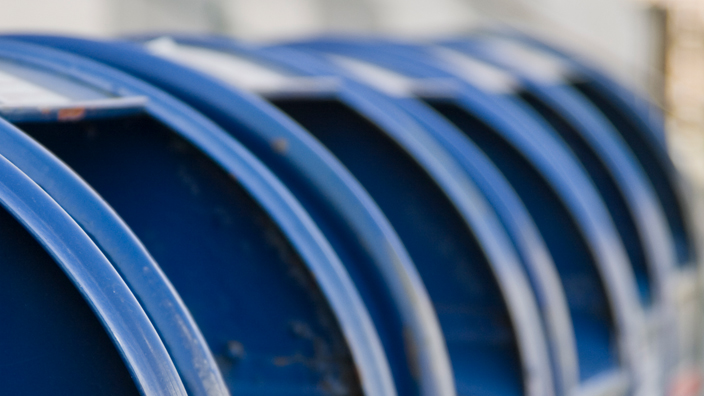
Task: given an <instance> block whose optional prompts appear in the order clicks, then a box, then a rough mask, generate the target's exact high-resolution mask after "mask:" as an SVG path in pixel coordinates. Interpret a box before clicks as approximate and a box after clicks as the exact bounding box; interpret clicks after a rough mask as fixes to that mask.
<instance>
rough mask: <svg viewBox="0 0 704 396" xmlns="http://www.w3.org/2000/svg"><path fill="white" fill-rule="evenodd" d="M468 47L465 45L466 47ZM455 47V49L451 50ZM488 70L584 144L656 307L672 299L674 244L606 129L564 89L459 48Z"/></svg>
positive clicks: (640, 176) (636, 169)
mask: <svg viewBox="0 0 704 396" xmlns="http://www.w3.org/2000/svg"><path fill="white" fill-rule="evenodd" d="M468 43H469V42H466V44H468ZM455 48H456V47H455ZM459 50H460V51H463V52H465V53H467V54H469V55H470V56H476V57H478V58H480V59H482V60H484V61H488V62H490V63H492V64H493V65H496V66H499V67H502V68H506V69H509V70H510V71H511V72H512V74H514V75H516V76H518V77H519V78H520V80H521V82H522V83H523V88H524V89H525V90H527V91H528V92H530V93H531V94H533V95H535V96H536V97H538V98H539V100H542V101H543V102H544V103H545V104H546V105H547V106H550V107H551V108H552V109H554V111H556V112H558V113H559V114H561V115H562V116H563V117H565V120H567V121H568V122H569V123H570V124H571V125H573V126H574V129H575V131H577V132H578V133H580V135H581V136H582V137H583V139H585V141H587V142H588V144H589V145H590V147H591V148H592V150H593V152H594V154H595V155H596V156H598V157H599V158H600V159H601V161H602V163H604V164H605V165H606V166H607V169H608V170H609V171H610V172H611V175H612V177H613V178H614V179H615V180H616V183H617V185H618V187H619V189H620V192H621V195H622V196H623V199H624V201H625V202H626V203H627V205H628V209H629V211H630V217H632V219H633V222H634V224H635V225H636V228H637V232H638V233H639V234H640V238H639V239H640V240H641V243H640V244H641V249H642V250H643V253H644V255H645V259H646V265H647V268H648V270H649V273H650V277H651V278H652V280H650V281H649V282H650V283H652V288H653V289H654V291H653V292H652V293H651V294H653V295H657V296H658V298H656V299H658V300H660V301H661V302H663V301H668V300H670V299H671V297H670V296H667V295H666V294H664V293H665V292H666V289H667V288H666V287H665V285H664V284H663V282H666V279H667V278H668V277H669V274H670V273H671V272H672V269H673V268H674V266H675V262H676V257H675V251H674V246H673V244H674V242H673V241H672V238H671V235H669V232H668V230H667V220H666V219H665V215H664V213H663V210H662V207H661V206H660V204H659V202H658V199H657V196H656V195H655V192H654V190H653V187H652V185H651V184H650V182H649V180H648V179H647V176H646V175H645V171H644V170H643V169H642V168H641V166H640V164H639V163H638V161H637V159H636V158H635V157H634V155H633V153H632V152H631V151H630V149H629V148H628V146H627V145H626V143H625V142H624V141H623V140H622V139H621V138H620V135H619V133H618V132H616V131H615V130H614V129H613V127H612V126H611V124H610V123H609V122H608V121H607V120H606V119H605V118H604V117H603V116H602V115H601V114H600V113H599V112H598V110H597V109H595V108H594V107H593V106H592V105H591V104H589V103H588V102H587V101H586V100H584V98H582V97H580V95H579V94H578V93H577V92H576V91H575V90H573V89H572V88H570V87H568V86H562V85H545V84H541V83H540V82H539V81H537V80H535V79H531V78H530V77H529V76H527V75H525V74H524V73H522V72H521V70H520V66H515V65H513V66H512V65H507V64H502V63H501V62H500V61H497V60H494V59H492V57H491V54H488V53H487V52H486V51H482V50H481V49H477V48H475V49H474V50H473V49H472V48H471V46H469V45H465V46H463V47H462V48H460V49H459Z"/></svg>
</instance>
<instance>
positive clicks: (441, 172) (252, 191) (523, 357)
mask: <svg viewBox="0 0 704 396" xmlns="http://www.w3.org/2000/svg"><path fill="white" fill-rule="evenodd" d="M0 117H1V118H0V204H1V206H2V208H3V209H2V210H0V236H1V238H0V252H2V253H0V256H1V257H3V260H4V261H5V264H3V265H1V266H0V312H1V313H2V318H3V319H2V325H0V393H2V394H8V395H10V394H13V395H19V394H23V395H24V394H32V395H34V394H62V395H69V394H70V395H98V394H99V395H131V394H141V395H149V396H152V395H154V396H156V395H186V394H188V395H192V396H216V395H233V396H235V395H254V396H259V395H261V396H265V395H267V396H275V395H282V396H283V395H287V396H293V395H295V396H303V395H329V396H342V395H349V396H352V395H366V396H394V395H398V396H406V395H411V396H413V395H415V396H454V395H460V396H519V395H523V396H621V395H624V396H625V395H633V396H662V395H671V396H694V395H696V394H699V392H700V391H701V389H700V388H701V375H700V374H701V373H700V371H701V365H700V363H701V358H700V354H701V351H700V349H699V348H700V345H701V342H700V341H701V339H704V329H702V328H701V324H700V322H701V316H702V315H701V304H700V301H699V299H700V295H699V289H700V288H699V281H698V270H697V261H698V257H700V256H699V255H700V252H698V248H699V246H700V245H701V244H700V243H699V242H698V239H697V238H698V237H697V232H696V231H695V228H696V227H695V226H696V224H694V223H695V221H694V218H695V210H694V205H693V202H691V197H690V196H689V194H688V192H687V190H686V186H685V185H684V184H683V181H682V180H681V177H680V175H679V174H678V173H677V171H676V170H675V168H674V166H673V164H672V162H671V161H670V158H669V157H668V153H667V148H666V144H665V135H664V131H663V123H662V120H661V119H660V118H659V117H660V115H659V113H658V112H657V111H656V110H655V109H653V107H652V106H651V105H649V104H648V103H647V102H646V101H644V100H642V99H639V98H638V97H637V96H636V95H634V94H633V93H631V92H629V91H627V90H625V89H624V88H623V87H622V86H620V85H618V84H617V83H615V82H613V81H612V80H610V79H609V78H608V77H606V76H605V75H604V74H602V73H600V72H599V71H597V70H595V69H594V68H591V67H590V66H588V65H585V64H584V63H582V62H580V61H578V60H576V59H574V58H573V57H570V56H568V55H566V54H564V53H562V52H559V51H557V50H555V49H553V48H551V47H549V46H547V45H545V44H542V43H540V42H538V41H536V40H533V39H531V38H529V37H526V36H522V35H520V34H517V33H514V32H508V31H483V32H478V33H475V34H474V35H472V36H467V37H463V38H457V39H453V40H447V41H439V42H435V43H432V44H431V43H425V44H423V45H421V44H410V43H401V42H394V41H389V40H381V39H372V38H355V39H352V38H341V37H338V38H322V39H311V40H307V41H300V42H290V43H285V44H279V45H267V46H252V45H245V44H242V43H238V42H235V41H233V40H231V39H227V38H223V37H203V36H190V35H183V36H182V35H170V36H169V35H166V36H165V35H156V36H139V37H131V38H130V39H129V40H120V41H95V40H87V39H77V38H67V37H56V36H29V35H16V36H6V37H4V38H1V39H0Z"/></svg>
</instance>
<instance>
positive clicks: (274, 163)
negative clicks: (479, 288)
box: [47, 38, 454, 395]
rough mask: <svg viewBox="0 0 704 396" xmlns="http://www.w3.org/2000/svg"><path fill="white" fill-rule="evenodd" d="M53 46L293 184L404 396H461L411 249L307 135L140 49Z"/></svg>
mask: <svg viewBox="0 0 704 396" xmlns="http://www.w3.org/2000/svg"><path fill="white" fill-rule="evenodd" d="M47 40H50V42H51V43H52V44H54V45H62V46H65V47H67V48H69V49H72V48H75V50H79V49H80V50H81V51H83V52H85V53H87V54H89V55H91V56H92V57H94V58H99V59H101V60H103V61H105V62H108V63H110V64H112V65H113V66H117V67H120V68H122V69H124V70H126V71H129V72H130V73H133V74H135V75H136V76H139V77H140V78H143V79H145V80H148V81H150V82H152V83H154V84H156V85H158V86H159V87H161V88H163V89H165V90H167V91H168V92H169V93H171V94H174V95H177V96H178V97H179V98H181V99H183V100H184V101H186V102H188V103H189V104H190V105H192V106H194V107H195V108H197V109H198V110H199V111H201V112H203V113H204V114H205V115H207V116H209V117H210V118H212V119H213V120H215V121H216V122H218V124H219V125H220V126H222V127H223V128H224V129H226V130H227V131H228V132H229V133H230V134H232V135H233V136H234V137H236V138H237V139H238V140H240V141H242V142H243V143H244V144H246V145H247V147H248V148H249V149H251V150H252V151H253V152H254V153H255V154H256V155H257V156H258V158H260V159H261V160H262V161H264V162H265V163H266V164H267V166H268V167H269V168H270V169H272V170H273V171H274V172H275V173H276V174H277V176H278V177H279V178H280V179H281V180H282V181H284V182H285V183H286V184H287V186H288V187H289V188H290V189H291V191H292V192H293V193H294V194H295V195H296V197H297V198H298V200H299V201H300V202H301V203H302V204H303V205H304V207H305V209H306V210H307V211H308V213H310V214H311V216H312V217H313V219H314V220H315V222H316V224H318V225H319V226H320V227H321V229H322V231H323V232H324V233H325V235H326V238H327V239H328V240H329V241H330V242H331V244H332V246H333V247H334V248H335V251H336V252H337V253H338V255H339V256H340V258H341V260H342V261H343V263H344V264H345V266H346V268H347V269H348V270H349V271H350V274H351V276H352V278H353V280H354V281H355V284H356V285H357V287H358V288H359V290H360V292H361V293H362V297H363V298H364V300H365V303H366V304H367V306H368V307H369V309H370V312H371V314H372V317H373V319H374V321H375V324H376V326H377V328H378V329H379V332H380V336H381V340H382V342H383V344H384V346H385V349H386V354H387V356H388V357H389V361H390V364H391V369H392V372H393V374H394V378H395V383H396V387H397V389H398V391H399V393H401V394H404V395H405V394H409V395H410V394H424V395H452V394H454V383H453V379H452V373H451V368H450V364H449V358H448V356H447V351H446V347H445V345H444V340H443V338H442V334H441V332H440V329H439V325H438V323H437V318H436V316H435V313H434V311H433V310H432V306H431V303H430V300H429V298H428V296H427V291H426V290H425V287H424V286H423V284H422V281H421V280H420V277H419V275H418V273H417V271H416V269H415V266H414V265H413V262H412V261H411V259H410V257H409V256H408V253H407V252H406V250H405V247H404V246H403V245H402V244H401V241H400V240H399V238H398V236H397V235H396V233H395V231H394V230H393V228H392V227H391V225H390V224H389V222H388V220H387V219H386V218H385V216H384V215H383V213H382V212H381V210H380V209H379V208H378V206H377V205H376V203H375V202H374V201H373V200H372V199H371V197H369V195H368V193H367V192H366V191H364V189H363V187H362V186H361V185H360V184H359V182H358V181H357V180H356V179H354V177H353V176H352V175H351V174H350V173H349V171H347V170H346V169H345V168H344V166H343V165H342V164H341V163H339V161H338V160H337V159H336V158H335V157H334V156H333V155H332V154H331V153H330V152H329V151H328V150H327V149H326V148H325V147H324V146H322V145H321V144H320V143H319V142H318V141H317V140H315V139H314V138H313V137H311V136H310V135H309V134H308V132H306V131H305V130H303V129H302V128H301V127H300V126H299V125H298V124H296V123H295V122H293V121H292V120H291V119H289V118H288V117H286V116H285V115H284V114H283V113H282V112H280V111H278V110H276V109H275V108H274V107H273V106H272V105H270V104H268V103H266V102H265V101H263V100H261V99H259V98H257V97H254V96H252V95H250V94H247V93H243V92H240V91H239V90H236V89H233V88H230V87H227V86H225V85H223V84H221V83H220V82H218V81H217V80H214V79H212V78H209V77H207V76H205V75H201V74H200V73H197V72H195V71H193V70H190V69H188V68H185V67H182V66H179V65H177V64H174V63H171V62H167V61H165V60H163V59H160V58H158V57H154V56H151V55H149V54H148V53H146V52H144V51H143V50H141V48H139V47H137V46H134V45H127V44H107V43H97V42H88V41H83V40H74V39H68V38H52V39H47ZM89 51H90V52H89ZM409 350H412V351H413V353H412V354H409V353H408V351H409ZM411 355H412V356H411Z"/></svg>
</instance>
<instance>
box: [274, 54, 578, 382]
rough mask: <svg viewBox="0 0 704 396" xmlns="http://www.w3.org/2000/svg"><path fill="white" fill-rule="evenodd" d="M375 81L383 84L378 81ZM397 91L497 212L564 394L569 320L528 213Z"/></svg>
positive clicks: (330, 67)
mask: <svg viewBox="0 0 704 396" xmlns="http://www.w3.org/2000/svg"><path fill="white" fill-rule="evenodd" d="M264 50H265V51H266V52H267V53H268V54H270V55H271V56H272V57H276V58H277V59H282V60H283V59H285V60H286V61H287V63H288V64H292V65H295V66H296V67H297V68H299V69H300V70H307V71H308V72H309V73H320V74H325V73H330V74H336V75H340V76H345V77H346V78H349V79H353V80H354V79H355V76H354V75H351V74H350V73H348V72H346V71H345V70H344V69H343V68H336V67H335V65H334V64H333V63H332V62H330V61H329V60H328V59H326V58H325V57H323V56H320V55H317V56H316V54H314V53H310V52H307V53H301V52H300V51H298V50H295V49H291V48H286V47H272V48H268V49H264ZM365 71H367V72H369V73H374V72H378V71H375V70H367V69H365ZM367 77H368V76H367ZM391 78H393V77H391ZM376 82H378V83H382V84H383V82H382V81H376ZM372 86H373V85H372ZM383 88H384V87H382V89H383ZM387 89H389V88H387ZM397 93H398V92H397V91H394V90H393V88H390V91H389V92H388V97H387V100H389V101H392V102H394V103H395V105H397V106H398V107H399V108H402V109H404V110H405V111H406V113H407V114H408V115H411V116H413V117H414V119H415V120H417V121H418V122H419V123H420V124H421V125H422V126H423V128H424V129H425V130H427V131H428V133H429V134H431V135H432V136H433V137H434V138H435V139H436V140H437V141H438V143H440V144H442V146H443V147H444V148H445V149H446V150H447V151H448V152H449V153H450V154H452V156H453V158H455V159H456V160H457V161H458V163H459V164H460V165H461V166H462V168H463V170H464V171H465V172H466V173H467V175H469V176H470V177H471V178H472V180H473V181H474V182H475V183H477V187H478V188H479V189H480V191H481V193H482V194H483V195H484V196H485V197H486V199H487V200H488V202H489V203H490V204H491V205H492V207H493V208H494V210H495V211H496V212H497V214H498V215H499V218H500V220H501V222H502V224H503V226H504V227H505V229H506V231H507V232H508V235H509V237H510V238H511V240H512V243H513V245H514V247H515V248H516V251H517V253H518V254H519V256H520V258H521V261H522V263H523V265H524V267H525V269H526V272H527V274H528V276H529V279H530V281H531V285H532V287H533V291H534V293H535V294H536V298H537V300H538V306H539V307H540V309H541V314H542V319H543V321H544V322H545V328H546V331H547V332H548V333H549V334H548V342H549V343H550V344H551V348H552V353H553V355H554V357H553V359H554V361H553V370H554V371H555V372H556V373H558V374H556V375H555V380H556V382H557V387H558V389H562V390H563V392H565V393H568V392H569V389H572V388H574V387H575V386H576V384H577V382H578V380H579V372H578V363H577V356H576V349H575V348H576V347H575V344H574V334H573V331H572V322H571V319H570V316H569V310H568V307H567V302H566V299H565V296H564V292H563V289H562V285H561V283H560V279H559V276H558V274H557V272H556V270H555V267H554V263H553V261H552V257H551V256H550V253H549V251H548V249H547V247H546V245H545V241H544V240H543V239H542V237H541V236H540V233H539V231H538V229H537V227H536V225H535V223H534V222H533V220H532V218H531V217H530V214H529V213H528V211H527V209H526V208H525V206H524V205H523V203H522V202H521V200H520V198H519V197H518V195H517V194H516V192H515V191H514V190H513V188H512V187H511V185H510V184H509V183H508V181H507V180H506V179H505V177H504V176H503V175H502V174H501V172H500V171H499V170H498V169H497V168H496V166H495V165H494V164H493V163H492V162H491V160H490V159H489V158H488V157H487V156H486V155H485V154H484V153H483V152H482V151H481V150H480V149H479V148H478V147H477V146H476V145H475V144H474V143H473V142H472V141H471V140H469V139H468V138H467V137H466V136H465V135H464V134H463V133H462V132H461V131H460V130H458V129H457V128H456V127H455V126H454V125H452V124H451V123H449V122H448V121H447V120H446V119H444V118H443V117H441V116H440V115H439V114H438V113H437V112H435V111H434V110H432V108H430V107H429V106H427V105H426V104H424V103H423V102H421V101H419V100H417V99H415V98H413V97H406V96H398V95H397Z"/></svg>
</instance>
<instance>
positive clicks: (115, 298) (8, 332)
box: [0, 122, 186, 395]
mask: <svg viewBox="0 0 704 396" xmlns="http://www.w3.org/2000/svg"><path fill="white" fill-rule="evenodd" d="M7 127H8V126H7V124H6V123H4V122H3V123H2V124H1V125H0V128H1V129H6V128H7ZM0 205H2V209H0V236H1V238H0V250H1V251H2V255H3V257H4V259H5V260H6V263H5V265H3V266H2V269H1V270H0V272H1V273H0V275H1V276H0V282H1V283H2V285H1V287H0V290H2V292H1V293H0V300H2V303H1V304H0V312H1V313H2V315H3V318H4V325H3V326H2V328H1V329H0V337H2V340H3V343H2V363H1V364H0V392H2V393H3V394H104V395H130V394H131V395H136V394H140V393H141V394H142V395H186V392H185V389H184V388H183V384H182V383H181V380H180V379H179V376H178V373H177V372H176V369H175V368H174V365H173V363H172V361H171V359H170V357H169V355H168V353H167V351H166V349H165V348H164V345H163V344H162V343H161V340H160V339H159V336H158V335H157V333H156V331H155V330H154V327H152V324H151V323H150V321H149V319H148V318H147V316H146V314H145V313H144V311H143V310H142V308H141V307H140V305H139V303H138V302H137V300H136V299H135V297H134V296H133V295H132V293H131V291H130V290H129V288H128V287H127V285H126V284H125V283H124V282H123V280H122V279H121V278H120V276H119V274H118V273H117V272H116V271H115V269H114V268H113V267H112V265H111V264H110V262H109V261H108V260H107V259H106V258H105V256H104V255H103V253H102V252H101V251H100V249H98V247H97V246H96V245H95V244H94V243H93V241H92V240H91V239H90V238H89V237H88V235H86V234H85V232H84V231H83V230H82V229H81V228H80V227H79V226H78V224H76V223H75V222H74V221H73V219H72V218H71V217H70V216H69V215H68V214H67V213H66V212H65V211H64V210H63V209H62V208H61V207H60V206H59V205H58V204H57V203H56V202H55V201H54V200H52V199H51V197H49V195H48V194H47V193H46V192H44V190H42V189H41V187H39V186H38V185H37V184H35V183H34V182H33V181H32V180H31V179H30V178H29V177H27V175H25V174H24V173H22V172H21V171H20V170H19V169H18V168H16V167H15V166H14V165H13V164H12V163H11V162H10V161H8V160H7V159H6V158H5V157H2V156H0ZM120 355H121V356H120Z"/></svg>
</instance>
